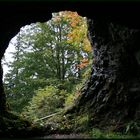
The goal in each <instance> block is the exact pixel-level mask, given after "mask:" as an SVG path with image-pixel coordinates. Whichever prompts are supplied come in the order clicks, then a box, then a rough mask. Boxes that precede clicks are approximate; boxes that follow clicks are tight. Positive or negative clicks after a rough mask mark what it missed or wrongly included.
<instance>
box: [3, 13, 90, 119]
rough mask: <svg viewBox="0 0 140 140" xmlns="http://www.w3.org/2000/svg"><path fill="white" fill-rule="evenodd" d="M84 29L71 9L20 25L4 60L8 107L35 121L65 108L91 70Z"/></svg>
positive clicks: (76, 94) (68, 105)
mask: <svg viewBox="0 0 140 140" xmlns="http://www.w3.org/2000/svg"><path fill="white" fill-rule="evenodd" d="M87 34H88V29H87V18H86V17H81V16H79V15H78V14H77V12H71V11H61V12H58V13H52V19H51V20H49V21H47V22H44V23H40V22H37V23H33V24H31V25H26V26H25V27H22V28H21V29H20V32H19V33H18V34H17V35H16V36H15V37H14V38H13V39H12V40H11V42H10V44H9V47H8V49H7V51H6V53H5V57H4V59H3V67H4V77H3V83H4V88H5V93H6V97H7V103H8V104H9V106H10V108H9V109H10V110H11V111H14V112H16V113H17V114H18V115H21V116H24V118H27V119H29V120H31V121H36V120H40V118H44V116H49V115H51V114H55V113H56V112H60V111H62V110H63V108H67V107H70V106H71V105H72V103H73V102H74V100H75V98H77V97H78V95H79V90H80V88H81V86H82V84H83V82H84V81H85V79H86V78H87V77H88V75H89V74H90V68H91V62H92V59H91V58H92V49H91V44H90V41H89V40H88V37H87ZM9 52H10V55H9Z"/></svg>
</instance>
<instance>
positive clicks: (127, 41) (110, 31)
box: [76, 20, 140, 131]
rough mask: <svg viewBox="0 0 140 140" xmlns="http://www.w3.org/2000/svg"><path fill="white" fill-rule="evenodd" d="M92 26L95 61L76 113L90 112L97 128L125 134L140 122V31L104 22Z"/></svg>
mask: <svg viewBox="0 0 140 140" xmlns="http://www.w3.org/2000/svg"><path fill="white" fill-rule="evenodd" d="M88 26H89V27H88V28H89V33H90V36H89V38H90V40H91V44H92V46H93V55H94V56H93V57H94V61H93V65H92V72H91V76H90V78H89V79H88V81H87V82H86V83H85V85H84V86H83V88H82V89H81V95H80V96H79V98H78V100H77V102H76V110H77V111H78V112H79V111H80V112H87V113H88V114H89V115H90V119H89V120H90V124H91V125H92V126H93V127H96V126H97V127H99V128H110V129H113V130H119V131H125V129H126V128H125V124H127V123H128V122H130V121H135V122H138V121H139V119H140V102H139V101H140V64H139V58H140V53H136V52H138V50H140V49H139V48H138V47H139V46H140V42H139V39H140V31H137V30H130V29H128V28H125V27H121V26H117V25H113V24H112V23H109V24H108V23H107V24H105V23H104V22H102V21H100V22H98V23H97V22H94V23H93V21H91V20H89V23H88ZM94 29H95V30H94Z"/></svg>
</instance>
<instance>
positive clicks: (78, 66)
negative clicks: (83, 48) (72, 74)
mask: <svg viewBox="0 0 140 140" xmlns="http://www.w3.org/2000/svg"><path fill="white" fill-rule="evenodd" d="M88 64H89V60H88V58H83V59H82V60H81V62H80V64H77V65H76V68H81V69H82V68H84V67H86V66H87V65H88Z"/></svg>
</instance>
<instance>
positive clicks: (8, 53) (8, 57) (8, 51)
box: [2, 37, 16, 77]
mask: <svg viewBox="0 0 140 140" xmlns="http://www.w3.org/2000/svg"><path fill="white" fill-rule="evenodd" d="M10 42H12V43H15V42H16V37H14V38H12V39H11V41H10ZM12 43H9V46H8V48H7V49H6V51H5V54H4V60H5V61H6V62H11V61H12V54H11V52H14V51H15V47H14V45H13V44H12ZM4 60H2V64H3V63H4V62H5V61H4ZM8 70H9V68H8V67H7V66H6V65H4V64H3V75H5V74H6V73H7V72H8ZM3 77H4V76H3Z"/></svg>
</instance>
